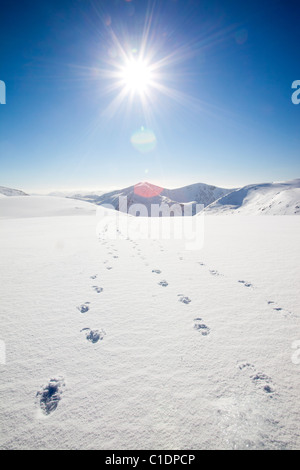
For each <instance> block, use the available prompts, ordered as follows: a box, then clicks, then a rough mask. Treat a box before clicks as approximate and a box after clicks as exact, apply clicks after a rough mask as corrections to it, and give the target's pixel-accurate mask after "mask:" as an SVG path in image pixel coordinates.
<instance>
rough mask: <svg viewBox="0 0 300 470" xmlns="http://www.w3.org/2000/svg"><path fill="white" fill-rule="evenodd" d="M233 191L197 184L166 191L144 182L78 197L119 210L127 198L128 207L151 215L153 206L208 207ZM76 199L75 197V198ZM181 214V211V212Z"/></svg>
mask: <svg viewBox="0 0 300 470" xmlns="http://www.w3.org/2000/svg"><path fill="white" fill-rule="evenodd" d="M230 191H232V189H225V188H218V187H216V186H211V185H207V184H204V183H196V184H192V185H189V186H184V187H182V188H177V189H166V188H162V187H159V186H155V185H153V184H151V183H147V182H142V183H138V184H136V185H134V186H129V187H128V188H124V189H120V190H116V191H112V192H109V193H106V194H103V195H101V196H96V195H89V196H79V195H78V196H76V198H78V199H82V200H86V201H89V202H94V203H96V204H99V205H110V206H112V207H114V208H115V209H117V210H118V209H119V202H120V199H119V198H120V197H122V198H125V197H126V198H127V202H128V207H129V206H131V205H133V204H143V205H144V206H145V207H146V208H147V210H148V214H149V215H150V214H151V204H158V205H161V204H163V203H164V204H167V205H168V206H172V205H174V204H182V203H185V204H187V203H190V204H191V203H193V204H194V205H195V204H197V203H198V204H203V205H204V206H207V205H208V204H211V203H212V202H213V201H215V200H216V199H218V198H220V197H221V196H224V195H225V194H227V193H228V192H230ZM74 197H75V196H74ZM180 212H181V211H180Z"/></svg>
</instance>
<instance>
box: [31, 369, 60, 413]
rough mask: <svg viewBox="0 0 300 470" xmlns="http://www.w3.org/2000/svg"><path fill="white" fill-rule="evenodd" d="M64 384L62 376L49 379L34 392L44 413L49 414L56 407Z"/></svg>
mask: <svg viewBox="0 0 300 470" xmlns="http://www.w3.org/2000/svg"><path fill="white" fill-rule="evenodd" d="M64 386H65V382H64V379H63V378H62V377H59V378H57V379H56V378H53V379H50V380H49V382H48V383H47V385H44V386H43V387H42V388H41V390H40V391H39V392H37V394H36V398H37V400H38V402H39V406H40V408H41V410H42V412H43V413H44V414H45V415H49V414H50V413H52V412H53V411H55V410H56V408H57V407H58V403H59V401H60V400H61V395H62V393H63V388H64Z"/></svg>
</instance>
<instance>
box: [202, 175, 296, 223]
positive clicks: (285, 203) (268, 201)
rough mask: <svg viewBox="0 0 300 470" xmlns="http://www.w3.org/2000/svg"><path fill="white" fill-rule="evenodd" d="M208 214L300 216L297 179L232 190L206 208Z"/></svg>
mask: <svg viewBox="0 0 300 470" xmlns="http://www.w3.org/2000/svg"><path fill="white" fill-rule="evenodd" d="M205 213H207V214H209V215H229V214H241V215H300V179H295V180H292V181H287V182H281V183H265V184H253V185H249V186H245V187H243V188H241V189H237V190H235V191H232V192H231V193H230V194H227V195H225V196H223V197H221V198H219V199H218V200H217V201H215V202H213V203H212V204H210V205H209V206H208V207H206V208H205Z"/></svg>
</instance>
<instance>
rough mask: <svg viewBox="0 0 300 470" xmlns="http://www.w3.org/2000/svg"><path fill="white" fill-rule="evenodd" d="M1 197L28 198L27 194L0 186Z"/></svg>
mask: <svg viewBox="0 0 300 470" xmlns="http://www.w3.org/2000/svg"><path fill="white" fill-rule="evenodd" d="M3 196H28V194H26V193H24V192H23V191H20V190H19V189H12V188H5V187H4V186H0V197H3Z"/></svg>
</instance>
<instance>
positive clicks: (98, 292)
mask: <svg viewBox="0 0 300 470" xmlns="http://www.w3.org/2000/svg"><path fill="white" fill-rule="evenodd" d="M93 289H94V290H95V291H96V292H97V294H101V292H103V287H98V286H93Z"/></svg>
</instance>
